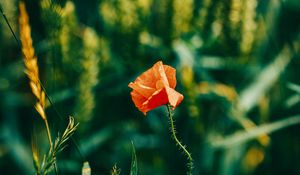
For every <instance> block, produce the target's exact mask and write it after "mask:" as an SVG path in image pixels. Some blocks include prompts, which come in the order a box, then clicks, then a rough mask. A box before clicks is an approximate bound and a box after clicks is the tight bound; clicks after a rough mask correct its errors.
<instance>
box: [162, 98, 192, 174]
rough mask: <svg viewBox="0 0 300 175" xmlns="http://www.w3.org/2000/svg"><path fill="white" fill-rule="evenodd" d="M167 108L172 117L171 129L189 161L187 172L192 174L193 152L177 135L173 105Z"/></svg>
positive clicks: (170, 117)
mask: <svg viewBox="0 0 300 175" xmlns="http://www.w3.org/2000/svg"><path fill="white" fill-rule="evenodd" d="M167 109H168V115H169V119H170V125H171V128H170V129H171V133H172V137H173V138H174V140H175V142H176V144H177V145H178V146H179V147H180V149H182V150H183V152H184V154H185V155H186V156H187V159H188V161H189V162H188V163H187V168H188V171H187V174H188V175H191V174H192V171H193V158H192V156H191V154H190V153H189V152H188V150H187V149H186V148H185V146H184V145H182V143H181V142H180V141H179V140H178V138H177V136H176V130H175V124H174V120H173V116H172V107H171V106H170V105H169V104H168V105H167Z"/></svg>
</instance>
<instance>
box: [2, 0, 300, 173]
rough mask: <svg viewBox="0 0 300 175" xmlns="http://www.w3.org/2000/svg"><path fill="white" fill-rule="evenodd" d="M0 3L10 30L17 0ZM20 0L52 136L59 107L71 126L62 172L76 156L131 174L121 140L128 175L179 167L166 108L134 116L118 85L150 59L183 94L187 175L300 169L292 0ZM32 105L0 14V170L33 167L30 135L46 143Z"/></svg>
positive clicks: (78, 164) (180, 123) (299, 38)
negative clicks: (166, 69) (170, 73)
mask: <svg viewBox="0 0 300 175" xmlns="http://www.w3.org/2000/svg"><path fill="white" fill-rule="evenodd" d="M0 3H1V6H2V8H3V11H4V13H5V15H6V17H7V19H8V21H9V23H10V24H11V26H12V29H13V30H14V31H15V32H16V33H18V32H17V31H18V30H19V29H18V22H17V21H18V8H17V7H18V1H17V0H1V1H0ZM25 3H26V8H27V11H28V13H29V21H30V25H31V29H32V31H31V36H32V39H33V46H34V48H35V52H36V55H37V58H38V65H39V71H40V79H41V83H42V84H43V86H44V88H45V90H46V93H47V96H48V98H50V100H51V102H50V101H49V100H48V103H47V104H46V106H47V108H46V112H47V117H48V120H49V125H50V128H51V131H52V135H54V136H56V135H57V132H58V131H61V130H62V129H63V128H64V127H65V125H66V123H67V121H68V116H69V115H72V116H74V118H75V121H78V122H79V123H80V124H79V126H78V129H77V131H76V132H75V134H74V137H73V139H72V141H70V142H68V145H69V146H68V147H67V148H66V149H65V150H64V151H63V152H62V153H61V154H60V155H58V157H57V166H58V169H59V173H60V174H80V173H81V171H82V167H83V162H85V161H88V162H89V165H90V168H91V172H92V174H109V173H112V174H113V173H115V174H120V173H121V174H129V173H130V169H131V167H132V166H131V160H132V143H131V142H133V144H134V147H135V153H136V159H137V160H136V161H137V168H138V174H143V175H144V174H145V175H147V174H156V175H163V174H180V175H181V174H185V172H186V166H185V163H186V160H185V158H184V155H183V154H181V153H180V151H178V148H177V147H176V145H174V143H173V140H172V138H171V137H170V134H169V126H168V118H167V112H166V109H165V108H164V107H161V108H158V109H156V110H154V111H151V112H149V113H148V115H147V117H144V116H143V114H142V113H141V112H139V111H138V110H137V109H136V108H135V106H134V105H133V103H132V101H131V99H130V95H129V92H130V89H129V88H128V87H127V85H128V83H129V82H130V81H133V80H134V79H135V78H136V76H137V75H139V74H140V73H141V72H144V71H145V70H146V69H148V68H149V67H150V66H152V65H153V64H154V63H155V62H156V61H158V60H162V61H163V62H164V63H165V64H168V65H172V66H173V67H175V68H176V69H177V79H178V85H177V89H176V90H178V91H179V92H180V93H182V94H183V95H184V97H185V98H184V100H183V102H182V103H181V105H180V106H178V107H177V108H176V111H175V116H174V117H175V120H176V121H175V123H176V126H177V132H178V137H179V138H180V139H181V140H182V141H183V143H185V145H187V148H188V149H189V151H190V152H191V153H192V156H193V158H194V174H220V175H222V174H224V175H225V174H226V175H230V174H300V167H299V161H300V160H299V157H300V139H299V131H300V127H299V124H298V123H299V122H300V120H299V114H300V110H299V109H300V103H299V102H300V100H299V99H300V98H299V92H300V91H299V87H300V79H299V74H300V71H299V67H300V58H299V53H300V2H299V1H298V0H285V1H280V0H264V1H259V0H229V1H222V0H164V1H162V0H114V1H111V0H90V1H79V0H74V1H69V0H61V1H58V0H52V1H51V0H40V1H25ZM34 103H35V99H34V96H33V95H32V94H31V91H30V87H29V84H28V78H26V76H25V74H24V65H23V61H22V54H21V50H20V48H19V45H18V44H16V42H15V41H14V38H13V36H12V34H11V32H10V30H9V28H8V25H7V24H6V22H5V20H4V18H3V17H2V16H1V18H0V174H33V172H34V164H33V160H32V151H31V143H32V142H34V143H35V148H38V149H40V150H38V151H40V152H45V151H46V150H47V137H46V132H45V129H44V127H43V121H42V120H41V118H40V117H39V116H38V114H37V112H36V111H35V110H34V107H33V106H34ZM291 116H294V117H292V118H290V117H291ZM296 124H298V125H296ZM274 131H276V132H274ZM77 148H78V149H77ZM78 150H79V151H78ZM40 159H41V157H40Z"/></svg>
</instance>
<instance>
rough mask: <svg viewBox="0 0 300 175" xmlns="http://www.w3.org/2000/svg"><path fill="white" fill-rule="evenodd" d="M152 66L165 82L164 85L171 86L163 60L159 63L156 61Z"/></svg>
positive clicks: (159, 77)
mask: <svg viewBox="0 0 300 175" xmlns="http://www.w3.org/2000/svg"><path fill="white" fill-rule="evenodd" d="M152 68H153V71H154V76H155V77H156V78H157V79H158V80H160V81H161V82H162V83H163V85H164V87H167V86H169V81H168V78H167V75H166V72H165V69H164V66H163V63H162V61H158V62H157V63H155V64H154V66H153V67H152Z"/></svg>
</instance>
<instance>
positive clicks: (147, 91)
mask: <svg viewBox="0 0 300 175" xmlns="http://www.w3.org/2000/svg"><path fill="white" fill-rule="evenodd" d="M128 86H129V87H130V88H132V89H133V90H134V91H136V92H138V93H139V94H141V95H142V96H144V97H145V98H148V97H150V96H151V95H152V94H153V93H154V92H155V90H156V89H154V88H152V87H148V86H144V85H142V84H141V83H136V82H133V83H129V85H128Z"/></svg>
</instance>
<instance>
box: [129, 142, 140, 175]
mask: <svg viewBox="0 0 300 175" xmlns="http://www.w3.org/2000/svg"><path fill="white" fill-rule="evenodd" d="M131 145H132V159H131V168H130V175H137V173H138V167H137V158H136V153H135V148H134V144H133V142H131Z"/></svg>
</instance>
